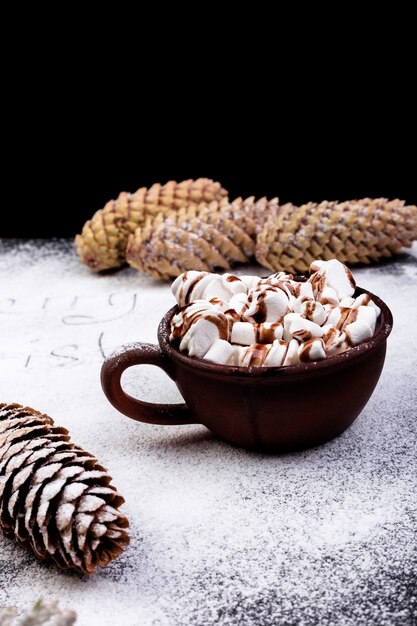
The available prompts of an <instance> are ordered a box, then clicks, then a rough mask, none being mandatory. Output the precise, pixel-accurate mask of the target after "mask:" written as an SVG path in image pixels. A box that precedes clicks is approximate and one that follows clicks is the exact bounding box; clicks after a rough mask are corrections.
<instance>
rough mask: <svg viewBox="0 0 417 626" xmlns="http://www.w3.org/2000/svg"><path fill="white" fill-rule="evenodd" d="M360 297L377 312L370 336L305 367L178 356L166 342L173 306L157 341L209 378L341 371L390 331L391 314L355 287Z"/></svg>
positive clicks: (176, 308) (175, 309)
mask: <svg viewBox="0 0 417 626" xmlns="http://www.w3.org/2000/svg"><path fill="white" fill-rule="evenodd" d="M363 293H366V294H368V295H369V296H370V297H371V299H372V301H373V302H374V303H375V304H376V305H377V306H378V307H379V308H380V309H381V314H380V317H379V321H378V322H377V328H376V330H375V333H374V334H373V336H372V337H371V338H370V339H368V340H367V341H364V342H362V343H360V344H359V345H358V346H353V347H351V348H349V349H348V350H346V352H342V353H340V354H335V355H333V356H331V357H328V358H326V359H322V360H321V361H309V362H306V363H298V364H296V365H285V366H283V365H280V366H278V367H276V366H275V367H262V366H261V367H260V366H256V367H254V366H250V367H247V366H237V365H219V364H218V363H212V362H210V361H206V360H205V359H200V358H198V357H194V356H193V357H190V356H188V354H184V353H182V352H180V350H179V348H178V347H176V346H175V345H173V344H172V343H171V341H170V339H169V336H170V332H171V328H170V322H171V319H172V318H173V316H174V315H175V314H176V313H178V311H179V310H180V308H181V307H179V306H178V305H177V304H176V305H175V306H173V307H172V308H171V309H169V311H167V313H166V314H165V315H164V317H163V318H162V320H161V321H160V323H159V327H158V341H159V345H160V347H161V350H162V351H163V352H164V354H165V355H166V356H167V357H168V358H171V359H173V360H174V361H177V362H178V363H180V364H181V365H184V366H187V367H190V368H193V369H197V370H201V371H202V372H205V373H206V374H213V375H225V376H235V377H243V378H248V379H250V378H254V377H258V378H269V377H271V376H272V377H277V376H279V377H280V378H281V377H283V376H286V375H288V376H291V377H294V376H297V375H304V376H305V375H308V374H310V373H311V374H312V373H315V372H322V371H323V370H324V371H325V370H330V371H332V370H333V369H335V368H337V369H340V368H341V367H345V366H347V365H350V364H352V363H354V362H355V361H358V360H361V359H363V358H365V357H366V356H367V355H369V354H370V353H372V352H373V351H374V350H376V349H377V348H378V347H379V346H380V345H381V344H382V343H384V342H385V341H386V340H387V338H388V336H389V335H390V333H391V331H392V326H393V316H392V312H391V310H390V309H389V307H388V306H387V304H385V302H384V301H383V300H381V298H379V297H378V296H376V295H375V294H373V293H371V292H370V291H368V290H367V289H363V288H362V287H359V286H357V287H356V290H355V294H354V296H355V297H357V296H359V295H361V294H363Z"/></svg>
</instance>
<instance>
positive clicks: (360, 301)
mask: <svg viewBox="0 0 417 626" xmlns="http://www.w3.org/2000/svg"><path fill="white" fill-rule="evenodd" d="M360 306H369V307H371V308H372V309H375V311H376V317H377V319H378V317H379V316H380V314H381V309H380V308H379V306H378V305H377V304H375V302H374V301H373V300H371V297H370V296H368V294H367V293H361V295H360V296H358V297H357V298H356V299H355V301H354V303H353V304H352V309H357V308H358V307H360Z"/></svg>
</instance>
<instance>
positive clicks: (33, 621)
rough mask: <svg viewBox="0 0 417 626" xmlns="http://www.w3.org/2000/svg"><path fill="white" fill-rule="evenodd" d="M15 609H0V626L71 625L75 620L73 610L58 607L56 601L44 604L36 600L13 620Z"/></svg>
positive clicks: (75, 616) (15, 614)
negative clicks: (19, 616)
mask: <svg viewBox="0 0 417 626" xmlns="http://www.w3.org/2000/svg"><path fill="white" fill-rule="evenodd" d="M16 616H17V610H16V609H14V608H7V609H0V626H73V624H75V622H76V620H77V614H76V613H75V611H69V610H68V609H60V608H59V606H58V603H57V602H52V603H51V604H45V603H44V602H43V601H42V600H38V602H36V604H35V606H34V607H33V608H32V609H30V610H29V611H27V612H26V613H25V614H24V615H22V616H21V618H20V619H19V621H18V622H16V621H14V618H15V617H16Z"/></svg>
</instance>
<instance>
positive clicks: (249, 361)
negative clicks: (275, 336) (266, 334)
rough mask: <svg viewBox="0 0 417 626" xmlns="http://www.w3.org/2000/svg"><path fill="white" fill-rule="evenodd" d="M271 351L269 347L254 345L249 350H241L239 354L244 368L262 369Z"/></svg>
mask: <svg viewBox="0 0 417 626" xmlns="http://www.w3.org/2000/svg"><path fill="white" fill-rule="evenodd" d="M269 350H270V346H269V345H265V344H260V343H253V344H252V345H251V346H248V347H247V348H241V351H240V353H239V357H240V363H239V364H240V365H241V366H242V367H262V366H263V365H264V361H265V358H266V357H267V355H268V352H269Z"/></svg>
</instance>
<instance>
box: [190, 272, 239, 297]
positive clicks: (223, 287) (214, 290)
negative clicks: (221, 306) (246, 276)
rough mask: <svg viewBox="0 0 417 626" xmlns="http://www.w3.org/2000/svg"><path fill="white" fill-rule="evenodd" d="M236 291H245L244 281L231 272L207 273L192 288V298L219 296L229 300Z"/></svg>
mask: <svg viewBox="0 0 417 626" xmlns="http://www.w3.org/2000/svg"><path fill="white" fill-rule="evenodd" d="M236 293H246V287H245V285H244V283H243V282H242V281H241V280H240V279H239V278H238V277H237V276H233V275H232V274H224V275H223V276H220V274H207V275H206V276H204V277H203V278H202V279H201V280H199V281H198V283H197V284H196V285H195V287H194V288H193V290H192V296H193V299H194V300H195V299H198V298H204V299H205V300H210V299H211V298H219V299H220V300H225V301H226V302H229V300H230V298H231V297H232V296H233V295H234V294H236Z"/></svg>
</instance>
